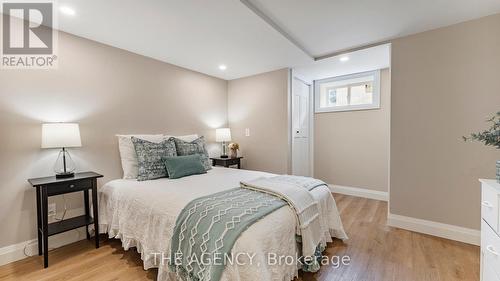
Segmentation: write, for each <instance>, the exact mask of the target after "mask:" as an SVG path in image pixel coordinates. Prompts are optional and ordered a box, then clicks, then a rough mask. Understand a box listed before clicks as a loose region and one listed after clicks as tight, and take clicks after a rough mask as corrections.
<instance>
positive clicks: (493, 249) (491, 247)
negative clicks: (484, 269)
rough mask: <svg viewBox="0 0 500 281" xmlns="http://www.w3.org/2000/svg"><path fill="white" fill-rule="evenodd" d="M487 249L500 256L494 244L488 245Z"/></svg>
mask: <svg viewBox="0 0 500 281" xmlns="http://www.w3.org/2000/svg"><path fill="white" fill-rule="evenodd" d="M486 250H488V252H490V253H492V254H493V255H495V256H500V254H499V253H498V252H497V251H495V248H494V247H493V245H488V246H486Z"/></svg>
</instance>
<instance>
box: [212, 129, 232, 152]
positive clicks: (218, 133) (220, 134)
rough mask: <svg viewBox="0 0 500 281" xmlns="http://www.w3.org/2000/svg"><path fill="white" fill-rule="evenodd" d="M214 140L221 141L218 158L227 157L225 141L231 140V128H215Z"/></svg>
mask: <svg viewBox="0 0 500 281" xmlns="http://www.w3.org/2000/svg"><path fill="white" fill-rule="evenodd" d="M215 141H216V142H222V153H221V156H220V158H228V156H227V151H226V142H228V141H231V130H230V129H229V128H220V129H216V130H215Z"/></svg>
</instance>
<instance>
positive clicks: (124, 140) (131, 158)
mask: <svg viewBox="0 0 500 281" xmlns="http://www.w3.org/2000/svg"><path fill="white" fill-rule="evenodd" d="M116 136H117V137H118V148H119V150H120V159H121V162H122V169H123V178H124V179H136V178H137V174H138V169H139V168H138V164H137V154H136V153H135V147H134V144H133V143H132V140H131V138H132V137H135V138H138V139H143V140H147V141H150V142H155V143H159V142H162V141H164V140H166V139H169V138H171V137H172V136H169V135H160V134H158V135H116ZM176 138H178V139H181V140H184V141H193V140H195V139H197V138H198V135H196V134H194V135H186V136H177V137H176Z"/></svg>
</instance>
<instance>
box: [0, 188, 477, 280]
mask: <svg viewBox="0 0 500 281" xmlns="http://www.w3.org/2000/svg"><path fill="white" fill-rule="evenodd" d="M334 196H335V199H336V201H337V205H338V207H339V210H340V213H341V217H342V221H343V223H344V227H345V229H346V232H347V234H348V235H349V238H350V239H349V240H348V241H347V242H346V243H342V242H341V241H339V240H335V241H334V242H333V243H331V244H330V245H329V247H328V248H327V250H326V254H327V255H328V256H343V255H348V256H349V257H350V259H351V262H350V265H347V266H341V267H338V268H335V267H334V266H323V267H322V268H321V270H320V271H319V272H318V273H315V274H312V273H301V274H300V278H299V280H300V281H309V280H322V281H326V280H338V281H340V280H342V281H347V280H349V281H350V280H360V281H365V280H366V281H368V280H369V281H376V280H380V281H386V280H394V281H413V280H415V281H425V280H467V281H474V280H479V247H477V246H472V245H467V244H463V243H459V242H455V241H450V240H446V239H442V238H437V237H433V236H429V235H424V234H419V233H415V232H410V231H406V230H401V229H397V228H392V227H388V226H386V217H387V203H386V202H381V201H376V200H370V199H364V198H357V197H352V196H345V195H338V194H335V195H334ZM156 274H157V271H156V270H148V271H144V270H143V269H142V261H141V259H140V255H139V254H138V253H137V252H135V251H133V250H131V251H128V252H125V251H124V250H123V249H122V247H121V243H120V242H119V241H118V240H108V239H106V238H104V237H102V244H101V247H100V248H99V249H95V248H94V247H93V242H92V241H86V240H85V241H80V242H77V243H74V244H71V245H68V246H64V247H61V248H59V249H55V250H53V251H51V252H50V254H49V267H48V268H47V269H43V261H42V257H38V256H36V257H30V258H26V259H24V260H21V261H17V262H14V263H11V264H8V265H4V266H1V267H0V280H156Z"/></svg>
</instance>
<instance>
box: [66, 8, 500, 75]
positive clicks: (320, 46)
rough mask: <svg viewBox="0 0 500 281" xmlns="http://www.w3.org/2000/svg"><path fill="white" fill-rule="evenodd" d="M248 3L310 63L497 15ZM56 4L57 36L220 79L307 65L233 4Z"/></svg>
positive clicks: (448, 10) (456, 10)
mask: <svg viewBox="0 0 500 281" xmlns="http://www.w3.org/2000/svg"><path fill="white" fill-rule="evenodd" d="M250 1H251V2H252V3H253V4H254V5H255V6H257V7H258V8H259V9H260V10H261V11H263V12H264V13H265V14H266V15H267V16H268V17H270V18H271V19H272V20H273V21H274V22H275V23H277V24H278V26H280V27H281V29H283V30H285V31H286V32H287V33H288V34H289V35H290V36H291V37H292V38H294V39H295V40H296V41H298V42H299V43H300V44H301V45H303V46H304V48H305V49H306V50H307V51H308V52H309V53H310V54H312V55H313V56H315V57H317V56H322V55H325V54H331V53H334V52H336V51H339V50H344V49H349V48H352V47H356V46H360V45H365V44H369V43H372V42H379V41H382V40H385V39H389V38H394V37H398V36H402V35H407V34H412V33H416V32H420V31H424V30H428V29H433V28H437V27H440V26H445V25H449V24H453V23H456V22H461V21H465V20H468V19H472V18H477V17H480V16H484V15H488V14H494V13H498V12H500V1H498V0H358V1H352V0H351V1H350V0H335V1H334V0H315V1H304V0H250ZM58 2H59V4H60V5H65V6H69V7H71V8H73V9H74V10H75V11H76V15H74V16H67V15H62V14H61V15H60V16H59V28H60V29H61V30H63V31H67V32H69V33H73V34H76V35H79V36H82V37H85V38H89V39H92V40H95V41H98V42H102V43H105V44H108V45H111V46H115V47H118V48H122V49H125V50H129V51H132V52H135V53H138V54H141V55H145V56H148V57H152V58H155V59H158V60H162V61H165V62H168V63H172V64H175V65H179V66H182V67H186V68H189V69H192V70H196V71H199V72H203V73H206V74H209V75H212V76H216V77H220V78H223V79H228V80H229V79H234V78H239V77H244V76H248V75H252V74H257V73H262V72H266V71H271V70H274V69H279V68H283V67H291V66H304V65H307V64H315V63H314V61H313V59H311V57H310V56H308V55H307V54H306V53H304V52H303V51H302V50H300V49H299V48H297V47H296V46H295V45H294V44H292V43H291V42H290V41H288V40H287V39H286V38H285V37H284V36H283V35H281V34H280V33H279V32H277V31H276V30H274V29H273V28H272V27H271V26H270V25H269V24H267V23H266V22H265V21H264V20H262V19H261V18H260V17H259V16H257V15H256V14H255V13H254V12H252V11H251V10H250V9H248V8H247V7H246V6H245V5H244V4H242V3H241V2H240V1H237V0H144V1H137V0H106V1H103V0H85V1H83V0H79V1H76V0H59V1H58ZM220 64H225V65H227V69H226V70H225V71H221V70H219V69H218V66H219V65H220Z"/></svg>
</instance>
